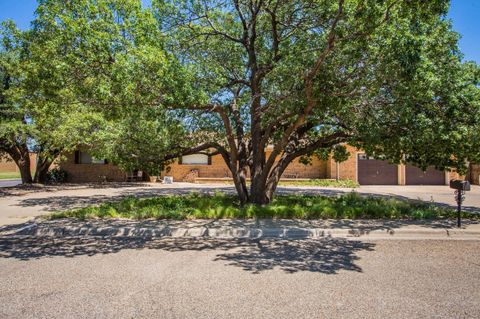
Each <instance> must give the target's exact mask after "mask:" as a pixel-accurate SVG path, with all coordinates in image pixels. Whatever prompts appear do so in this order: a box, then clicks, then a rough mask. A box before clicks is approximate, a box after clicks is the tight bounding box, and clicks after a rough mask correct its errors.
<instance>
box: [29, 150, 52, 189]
mask: <svg viewBox="0 0 480 319" xmlns="http://www.w3.org/2000/svg"><path fill="white" fill-rule="evenodd" d="M39 156H40V155H39ZM51 164H52V161H51V160H49V159H40V157H39V160H37V167H36V170H35V176H34V177H33V181H34V182H35V183H40V184H45V183H46V182H47V175H48V169H49V168H50V165H51Z"/></svg>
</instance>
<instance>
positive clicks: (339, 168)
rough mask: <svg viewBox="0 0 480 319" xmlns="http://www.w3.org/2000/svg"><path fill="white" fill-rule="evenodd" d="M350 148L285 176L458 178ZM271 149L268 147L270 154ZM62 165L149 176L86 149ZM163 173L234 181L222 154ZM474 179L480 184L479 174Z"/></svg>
mask: <svg viewBox="0 0 480 319" xmlns="http://www.w3.org/2000/svg"><path fill="white" fill-rule="evenodd" d="M347 149H348V151H349V153H350V157H349V158H348V159H347V160H346V161H345V162H342V163H337V162H335V161H334V160H333V159H332V158H330V159H328V160H327V161H324V160H320V159H318V158H316V157H314V158H313V159H312V162H311V163H310V164H307V165H305V164H303V163H300V161H299V159H296V160H295V161H294V162H292V163H291V164H290V165H289V166H288V167H287V169H286V170H285V172H284V174H283V175H282V179H283V180H291V181H295V180H297V181H298V180H309V179H341V180H352V181H355V182H358V183H359V184H360V185H446V184H447V183H448V181H449V180H450V179H451V178H459V176H458V174H457V173H455V172H448V171H446V172H444V171H439V170H436V169H434V168H432V167H430V168H428V169H427V170H426V171H425V172H424V171H422V170H421V169H420V168H417V167H415V166H412V165H403V164H402V165H395V164H391V163H389V162H388V161H385V160H377V159H374V158H372V157H368V156H367V155H366V154H365V153H364V152H363V151H361V150H358V149H356V148H354V147H351V146H347ZM270 151H271V150H270V149H267V150H266V153H267V156H268V153H269V152H270ZM59 166H60V168H62V169H63V170H65V171H66V172H67V181H68V182H72V183H85V182H105V181H106V182H123V181H132V180H148V176H146V175H145V174H143V175H139V174H138V172H125V171H123V170H121V169H120V168H118V167H117V166H115V165H113V164H111V163H109V162H108V161H107V160H103V159H101V160H99V159H95V158H93V157H92V156H90V155H89V154H88V152H83V151H76V152H74V153H71V154H67V155H66V160H65V161H62V162H61V163H60V164H59ZM478 172H480V169H479V170H478ZM478 172H477V175H478ZM164 176H172V177H173V180H174V181H175V182H193V183H215V182H222V183H225V182H230V181H231V173H230V171H229V169H228V167H227V165H226V164H225V162H224V160H223V158H222V156H221V155H215V156H208V155H204V154H193V155H187V156H183V157H182V158H180V159H178V160H177V161H175V162H174V163H172V164H170V165H169V166H168V167H167V169H165V170H164V171H163V172H162V173H161V174H160V177H164ZM472 182H474V183H475V184H478V176H477V180H474V179H472Z"/></svg>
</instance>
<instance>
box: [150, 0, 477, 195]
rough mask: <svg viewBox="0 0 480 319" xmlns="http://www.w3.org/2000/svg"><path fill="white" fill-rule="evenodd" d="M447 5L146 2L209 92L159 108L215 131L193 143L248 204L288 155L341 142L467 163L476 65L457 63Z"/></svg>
mask: <svg viewBox="0 0 480 319" xmlns="http://www.w3.org/2000/svg"><path fill="white" fill-rule="evenodd" d="M448 6H449V2H448V1H446V0H433V1H420V0H403V1H402V0H384V1H376V0H371V1H370V0H361V1H360V0H337V1H331V0H317V1H303V0H298V1H285V0H231V1H227V0H202V1H195V0H191V1H168V0H159V1H153V8H154V10H155V13H156V17H157V19H158V21H159V25H160V27H161V29H162V31H163V32H164V33H165V34H166V35H168V36H169V41H168V42H167V47H168V49H169V50H171V52H173V53H174V54H175V55H176V57H177V58H178V59H179V61H181V62H182V64H183V66H184V67H185V68H186V69H188V70H190V72H192V73H193V74H194V76H195V85H196V87H198V89H199V90H202V91H203V92H204V94H205V95H206V96H207V97H208V99H207V101H204V100H197V101H194V103H190V104H189V103H182V104H179V105H176V104H175V103H172V104H166V103H164V106H165V107H166V108H171V109H181V110H182V111H183V112H184V116H185V119H186V120H188V122H189V124H190V127H192V130H193V131H192V132H202V133H203V132H209V133H210V134H202V136H203V137H204V138H205V140H204V141H203V143H200V144H199V145H198V146H199V147H201V146H202V145H203V147H205V148H209V149H214V150H215V151H216V152H218V153H220V154H222V156H223V158H224V159H225V162H226V163H227V165H228V167H229V168H230V170H231V172H232V176H233V180H234V182H235V186H236V189H237V192H238V194H239V197H240V199H241V201H242V202H244V203H245V202H253V203H258V204H264V203H268V202H269V201H270V200H271V199H272V196H273V194H274V191H275V189H276V186H277V183H278V181H279V179H280V177H281V175H282V173H283V171H284V170H285V168H286V167H287V166H288V164H289V163H291V162H292V161H293V160H294V159H295V158H298V157H302V156H304V157H305V156H307V157H308V156H311V155H313V154H315V153H317V154H326V153H328V152H330V151H332V150H333V151H335V150H337V151H338V153H339V154H341V153H342V152H343V149H342V147H341V146H340V147H339V145H342V143H351V144H354V145H357V146H360V147H363V148H364V149H366V150H367V151H368V152H369V153H370V154H373V155H375V156H379V157H383V156H385V157H386V158H388V159H390V160H392V161H394V162H400V161H408V162H411V163H414V164H416V165H419V166H422V167H426V166H428V165H435V166H437V167H439V168H446V167H456V168H459V169H461V170H462V169H463V168H464V165H465V161H466V160H468V159H469V158H470V157H474V155H473V153H474V152H476V153H477V154H478V151H477V150H478V134H477V135H476V136H477V137H475V138H474V137H473V135H475V134H476V132H475V130H478V112H479V111H478V110H479V105H478V72H477V71H475V70H476V66H474V65H471V64H470V65H462V63H461V54H460V53H459V51H458V47H457V40H458V35H457V34H456V33H454V32H452V30H451V26H450V23H449V21H448V20H447V19H446V18H445V15H446V12H447V10H448ZM474 69H475V70H474ZM475 73H476V74H477V75H474V74H475ZM174 102H175V101H174ZM268 145H271V146H272V147H273V150H272V152H271V153H270V155H269V156H268V157H267V156H266V153H265V149H266V147H267V146H268ZM475 147H476V150H475ZM474 150H475V151H474ZM249 175H250V177H251V185H250V187H248V186H247V183H246V178H247V176H249Z"/></svg>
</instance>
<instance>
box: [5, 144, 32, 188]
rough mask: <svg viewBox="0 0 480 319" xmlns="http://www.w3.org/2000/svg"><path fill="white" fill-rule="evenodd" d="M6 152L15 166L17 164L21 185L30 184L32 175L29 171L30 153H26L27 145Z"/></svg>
mask: <svg viewBox="0 0 480 319" xmlns="http://www.w3.org/2000/svg"><path fill="white" fill-rule="evenodd" d="M6 152H7V153H8V154H9V155H10V157H11V158H12V159H13V161H14V162H15V164H17V167H18V170H19V171H20V177H21V179H22V184H31V183H32V173H31V171H30V153H29V152H28V148H27V145H26V144H25V145H19V146H14V147H11V148H10V149H7V150H6Z"/></svg>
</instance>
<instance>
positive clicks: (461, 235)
mask: <svg viewBox="0 0 480 319" xmlns="http://www.w3.org/2000/svg"><path fill="white" fill-rule="evenodd" d="M2 235H3V236H5V235H7V236H18V235H21V236H39V237H75V236H77V237H78V236H88V237H112V238H125V237H126V238H162V237H172V238H182V237H185V238H218V239H260V238H269V239H317V238H325V237H335V238H351V239H406V238H409V239H468V240H480V231H479V230H468V229H453V228H418V227H417V228H409V227H405V228H398V229H389V228H385V229H373V230H369V229H362V228H302V227H278V228H275V227H215V228H209V227H206V226H198V227H172V226H168V225H167V226H161V227H92V226H89V225H86V226H80V227H79V226H64V227H59V226H44V225H41V224H36V223H35V224H31V225H28V226H25V227H23V228H21V229H17V230H15V231H11V232H9V233H3V234H2Z"/></svg>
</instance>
